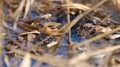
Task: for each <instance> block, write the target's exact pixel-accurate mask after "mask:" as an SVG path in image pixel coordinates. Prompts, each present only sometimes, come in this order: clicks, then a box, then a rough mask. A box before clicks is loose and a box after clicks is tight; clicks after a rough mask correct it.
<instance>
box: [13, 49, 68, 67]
mask: <svg viewBox="0 0 120 67" xmlns="http://www.w3.org/2000/svg"><path fill="white" fill-rule="evenodd" d="M12 52H15V53H16V54H19V55H25V54H26V53H28V52H25V51H21V50H14V51H12ZM29 55H30V56H31V59H35V60H37V61H39V62H44V63H47V64H48V65H52V66H55V67H66V66H67V63H68V62H67V59H60V58H57V57H55V56H53V55H50V54H44V55H42V56H40V55H39V56H37V55H34V54H30V53H29Z"/></svg>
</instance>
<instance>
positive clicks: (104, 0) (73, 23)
mask: <svg viewBox="0 0 120 67" xmlns="http://www.w3.org/2000/svg"><path fill="white" fill-rule="evenodd" d="M107 1H108V0H102V1H101V2H99V3H98V4H97V5H95V6H94V7H93V8H91V9H90V10H88V11H86V12H84V13H83V14H80V15H78V16H77V17H76V18H75V19H74V20H72V21H71V23H69V24H68V25H66V27H65V28H64V32H63V34H62V35H61V36H60V39H59V41H62V38H63V37H64V34H65V33H66V32H67V31H68V30H69V29H70V28H71V27H73V26H74V25H75V24H76V23H77V22H78V21H79V20H80V19H81V18H83V17H84V16H86V15H87V14H89V13H90V12H91V11H93V10H94V9H96V8H98V7H99V6H101V5H102V4H104V3H105V2H107ZM60 30H62V29H60ZM58 43H59V44H58V45H56V47H55V49H53V52H52V53H54V52H55V51H56V50H57V48H58V47H59V45H60V42H58Z"/></svg>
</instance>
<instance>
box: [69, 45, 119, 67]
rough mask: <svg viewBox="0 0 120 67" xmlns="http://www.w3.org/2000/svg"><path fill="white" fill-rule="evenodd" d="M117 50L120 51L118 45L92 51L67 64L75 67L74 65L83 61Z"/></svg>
mask: <svg viewBox="0 0 120 67" xmlns="http://www.w3.org/2000/svg"><path fill="white" fill-rule="evenodd" d="M118 49H120V45H118V46H112V47H107V48H105V49H102V50H98V51H94V52H92V53H86V54H82V55H81V54H79V55H78V56H76V57H74V58H72V59H71V60H70V62H69V63H70V64H72V65H75V64H78V63H80V62H84V61H86V60H88V59H89V58H91V57H93V56H96V55H100V54H106V53H111V52H113V51H115V50H118Z"/></svg>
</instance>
